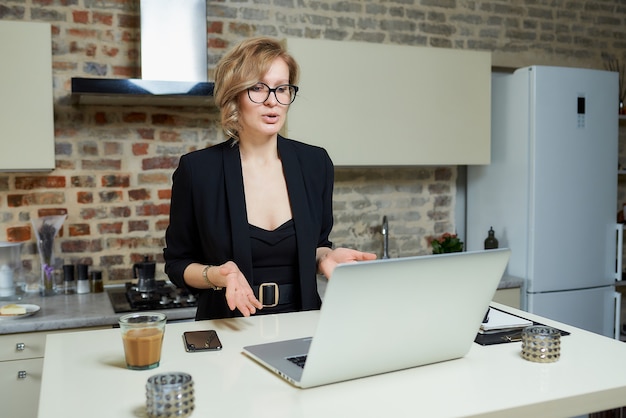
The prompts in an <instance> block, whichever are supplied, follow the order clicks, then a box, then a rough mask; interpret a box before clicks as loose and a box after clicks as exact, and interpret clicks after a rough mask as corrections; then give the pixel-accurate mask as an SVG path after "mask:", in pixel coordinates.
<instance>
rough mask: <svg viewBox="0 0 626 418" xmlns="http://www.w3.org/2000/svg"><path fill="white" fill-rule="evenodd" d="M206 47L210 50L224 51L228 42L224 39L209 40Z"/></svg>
mask: <svg viewBox="0 0 626 418" xmlns="http://www.w3.org/2000/svg"><path fill="white" fill-rule="evenodd" d="M220 33H221V32H220ZM207 45H208V47H209V48H212V49H226V48H227V47H228V42H227V41H225V40H224V39H215V38H211V39H209V40H208V42H207Z"/></svg>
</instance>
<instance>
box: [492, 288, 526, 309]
mask: <svg viewBox="0 0 626 418" xmlns="http://www.w3.org/2000/svg"><path fill="white" fill-rule="evenodd" d="M493 301H494V302H498V303H501V304H503V305H506V306H510V307H512V308H516V309H519V308H520V303H521V290H520V288H519V287H511V288H507V289H498V290H496V294H495V295H494V297H493Z"/></svg>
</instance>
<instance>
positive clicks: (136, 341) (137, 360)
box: [119, 312, 167, 370]
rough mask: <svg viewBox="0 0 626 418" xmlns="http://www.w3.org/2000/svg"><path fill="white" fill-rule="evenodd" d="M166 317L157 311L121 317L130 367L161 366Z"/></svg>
mask: <svg viewBox="0 0 626 418" xmlns="http://www.w3.org/2000/svg"><path fill="white" fill-rule="evenodd" d="M166 319H167V318H166V316H165V315H164V314H162V313H156V312H143V313H132V314H128V315H124V316H122V317H121V318H120V319H119V324H120V329H121V331H122V341H123V343H124V355H125V357H126V367H127V368H128V369H131V370H147V369H154V368H155V367H158V366H159V362H160V361H161V345H162V343H163V334H164V332H165V321H166Z"/></svg>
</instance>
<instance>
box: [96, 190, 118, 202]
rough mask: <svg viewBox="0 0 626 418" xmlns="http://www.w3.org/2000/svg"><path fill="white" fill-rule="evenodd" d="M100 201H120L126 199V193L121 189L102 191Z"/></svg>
mask: <svg viewBox="0 0 626 418" xmlns="http://www.w3.org/2000/svg"><path fill="white" fill-rule="evenodd" d="M98 195H99V196H100V201H101V202H103V203H111V202H120V201H122V200H124V195H123V194H122V192H121V191H120V190H111V191H102V192H100V193H98Z"/></svg>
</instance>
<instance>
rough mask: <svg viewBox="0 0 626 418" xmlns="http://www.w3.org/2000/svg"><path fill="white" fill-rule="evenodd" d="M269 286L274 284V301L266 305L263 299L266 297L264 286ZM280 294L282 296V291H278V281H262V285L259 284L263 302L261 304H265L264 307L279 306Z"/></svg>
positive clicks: (260, 299)
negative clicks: (264, 295)
mask: <svg viewBox="0 0 626 418" xmlns="http://www.w3.org/2000/svg"><path fill="white" fill-rule="evenodd" d="M269 286H274V303H273V304H270V305H266V304H265V301H264V300H263V299H264V298H263V293H264V292H263V288H264V287H269ZM279 296H280V292H279V291H278V285H277V284H276V283H273V282H268V283H261V285H260V286H259V302H261V305H263V307H264V308H273V307H274V306H277V305H278V297H279Z"/></svg>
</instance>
